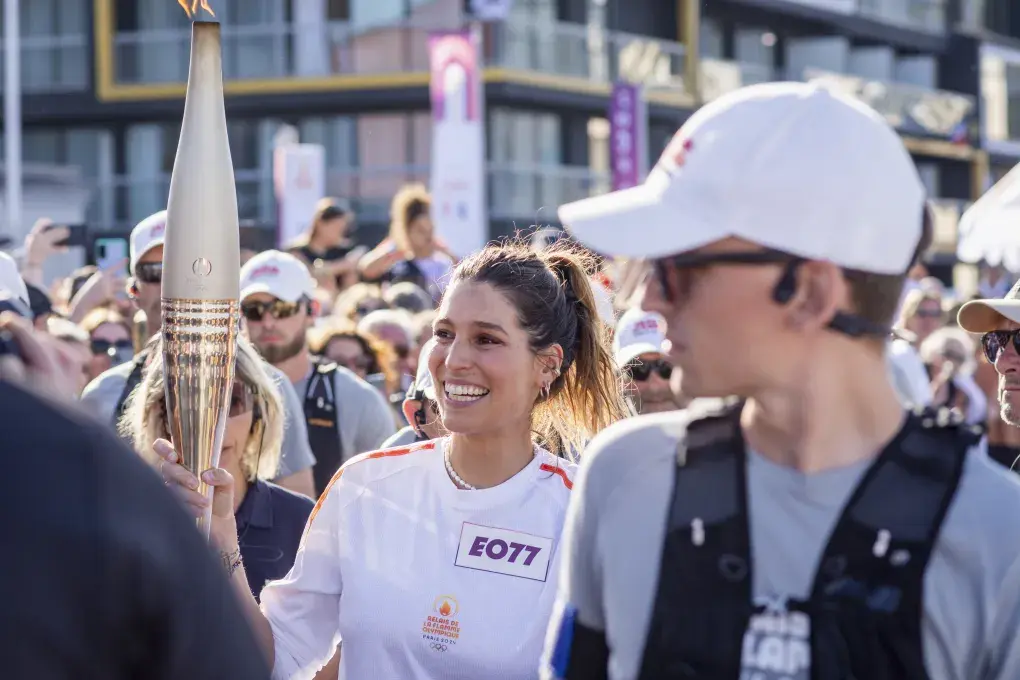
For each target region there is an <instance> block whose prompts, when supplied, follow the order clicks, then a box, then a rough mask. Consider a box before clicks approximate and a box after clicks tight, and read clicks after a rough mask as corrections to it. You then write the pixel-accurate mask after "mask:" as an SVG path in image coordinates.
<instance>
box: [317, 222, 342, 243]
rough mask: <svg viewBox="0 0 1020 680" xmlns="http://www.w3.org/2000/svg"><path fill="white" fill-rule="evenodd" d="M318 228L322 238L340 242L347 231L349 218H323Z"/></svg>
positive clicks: (331, 241)
mask: <svg viewBox="0 0 1020 680" xmlns="http://www.w3.org/2000/svg"><path fill="white" fill-rule="evenodd" d="M318 230H319V234H321V238H322V240H324V241H329V242H330V243H339V242H340V241H341V240H343V237H344V236H345V235H346V233H347V218H346V217H334V218H333V219H331V220H322V221H320V222H319V227H318Z"/></svg>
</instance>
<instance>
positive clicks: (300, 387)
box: [241, 250, 396, 493]
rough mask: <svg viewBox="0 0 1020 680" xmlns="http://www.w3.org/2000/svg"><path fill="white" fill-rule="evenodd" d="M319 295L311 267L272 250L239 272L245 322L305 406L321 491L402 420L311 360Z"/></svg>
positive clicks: (328, 366) (352, 378) (373, 393)
mask: <svg viewBox="0 0 1020 680" xmlns="http://www.w3.org/2000/svg"><path fill="white" fill-rule="evenodd" d="M314 293H315V280H314V279H313V278H312V276H311V274H309V273H308V268H307V267H305V265H304V264H303V263H302V262H301V260H299V259H297V258H296V257H294V256H293V255H290V254H288V253H282V252H280V251H278V250H267V251H265V252H262V253H259V254H258V255H256V256H255V257H253V258H251V259H250V260H248V261H247V262H246V263H245V264H244V266H243V267H242V268H241V316H243V317H244V320H245V323H246V325H247V328H248V335H249V337H250V338H251V341H252V343H253V344H254V345H255V347H256V348H257V349H258V350H259V352H260V353H261V354H262V356H263V358H264V359H265V360H266V361H268V362H269V363H271V364H273V365H274V366H275V367H276V368H278V369H279V370H281V371H282V372H283V373H284V375H286V376H287V378H288V379H289V380H290V382H291V383H292V384H293V385H294V388H295V390H296V391H297V393H298V394H299V395H301V396H302V398H303V400H304V414H305V423H306V424H307V427H308V440H309V441H310V442H311V445H312V452H313V453H314V454H315V458H316V461H317V462H316V465H315V469H314V470H313V475H314V478H315V489H316V492H317V493H322V491H323V490H324V489H325V488H326V485H327V484H328V483H329V480H330V479H331V478H332V477H333V474H334V473H335V472H336V471H337V468H339V467H340V465H342V464H343V463H344V461H346V460H347V459H349V458H351V457H353V456H356V455H357V454H359V453H363V452H365V451H372V450H375V449H378V448H379V446H380V445H381V444H382V443H383V442H384V441H385V440H386V439H387V437H389V436H390V435H391V434H393V432H394V431H395V430H396V422H395V419H394V417H393V414H392V412H391V411H390V408H389V405H388V404H387V403H386V400H385V399H384V398H383V396H382V395H381V394H380V393H379V392H378V390H376V389H375V388H374V387H372V386H371V385H369V384H368V383H367V382H365V381H364V380H362V379H361V378H359V377H358V376H356V375H355V374H354V373H352V372H350V371H348V370H347V369H346V368H343V367H341V366H337V365H336V364H335V363H325V362H318V361H315V360H313V358H312V355H311V353H310V352H309V351H308V340H307V337H306V333H307V331H308V329H309V328H310V327H311V326H312V324H313V322H314V321H315V316H316V315H315V309H314V307H315V305H316V303H315V302H314V300H313V296H314Z"/></svg>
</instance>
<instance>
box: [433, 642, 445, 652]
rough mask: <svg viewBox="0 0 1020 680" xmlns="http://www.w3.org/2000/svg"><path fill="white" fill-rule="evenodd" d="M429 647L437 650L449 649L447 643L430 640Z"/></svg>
mask: <svg viewBox="0 0 1020 680" xmlns="http://www.w3.org/2000/svg"><path fill="white" fill-rule="evenodd" d="M429 647H431V648H432V649H433V650H434V651H437V652H445V651H446V650H447V649H449V648H448V647H447V646H446V645H444V644H442V643H440V642H430V643H429Z"/></svg>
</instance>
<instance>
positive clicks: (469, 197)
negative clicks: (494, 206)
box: [429, 31, 489, 257]
mask: <svg viewBox="0 0 1020 680" xmlns="http://www.w3.org/2000/svg"><path fill="white" fill-rule="evenodd" d="M429 48H430V63H431V71H432V81H431V86H430V90H431V99H432V172H431V184H432V186H431V192H432V219H433V220H434V221H435V225H436V232H437V233H438V234H440V235H441V236H442V238H443V240H445V241H446V244H447V246H448V247H449V248H450V250H451V251H453V253H454V254H455V255H457V256H458V257H463V256H465V255H468V254H469V253H471V252H473V251H475V250H478V249H479V248H481V247H483V246H484V245H485V243H486V242H487V241H488V240H489V217H488V210H487V206H486V203H485V122H484V114H483V112H482V87H483V84H482V74H481V71H480V69H479V68H478V59H477V55H476V52H475V46H474V44H473V41H472V39H471V36H470V34H469V33H468V32H466V31H464V32H455V33H443V34H436V35H433V36H431V37H430V39H429Z"/></svg>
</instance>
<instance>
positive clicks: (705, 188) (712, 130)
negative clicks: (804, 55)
mask: <svg viewBox="0 0 1020 680" xmlns="http://www.w3.org/2000/svg"><path fill="white" fill-rule="evenodd" d="M924 207H925V191H924V186H923V185H922V183H921V179H920V177H919V176H918V173H917V169H916V168H915V167H914V163H913V161H912V160H911V158H910V155H909V154H908V153H907V151H906V149H905V148H904V147H903V143H902V142H901V141H900V138H899V137H898V136H897V134H896V132H895V131H894V130H893V129H892V128H891V127H890V126H889V124H888V123H887V122H886V121H885V119H884V118H882V117H881V116H880V115H879V114H878V113H876V112H875V111H874V110H873V109H871V108H869V107H868V106H866V105H865V104H863V103H861V102H860V101H857V100H856V99H852V98H850V97H847V96H844V95H842V94H839V93H837V92H833V91H830V90H828V89H826V88H825V87H823V86H822V85H819V84H808V83H766V84H762V85H752V86H749V87H745V88H741V89H739V90H736V91H735V92H732V93H730V94H728V95H725V96H723V97H720V98H719V99H716V100H715V101H713V102H711V103H709V104H707V105H705V106H703V107H702V108H701V109H699V110H698V111H697V112H695V113H694V115H692V116H691V117H690V119H688V121H687V122H686V123H685V124H684V125H683V127H681V128H680V130H679V131H678V132H677V134H676V136H675V137H674V138H673V141H672V142H670V144H669V145H668V146H667V148H666V151H665V152H664V153H663V155H662V158H660V159H659V162H658V163H657V164H656V166H655V168H654V169H653V170H652V171H651V173H650V174H649V176H648V179H647V180H646V181H645V183H644V184H642V185H641V186H637V187H634V188H632V189H625V190H623V191H617V192H614V193H610V194H605V195H602V196H596V197H593V198H588V199H584V200H581V201H577V202H575V203H569V204H567V205H564V206H561V207H560V209H559V217H560V220H561V221H562V222H563V224H564V225H566V226H567V227H568V228H569V229H570V230H571V232H573V234H574V235H575V236H576V238H577V239H578V240H579V241H581V242H583V243H584V244H586V245H587V246H589V247H590V248H592V249H593V250H595V251H596V252H599V253H602V254H604V255H612V256H621V257H635V258H642V257H644V258H659V257H666V256H669V255H677V254H680V253H684V252H688V251H691V250H694V249H696V248H700V247H701V246H704V245H707V244H709V243H712V242H715V241H718V240H720V239H724V238H727V237H730V236H736V237H740V238H744V239H747V240H749V241H752V242H754V243H757V244H760V245H762V246H765V247H767V248H771V249H774V250H778V251H782V252H785V253H789V254H791V255H795V256H798V257H802V258H805V259H811V260H825V261H830V262H833V263H835V264H837V265H839V266H841V267H844V268H847V269H856V270H861V271H866V272H873V273H877V274H902V273H904V272H906V270H907V268H908V267H909V266H910V264H911V262H912V260H913V257H914V252H915V250H916V249H917V244H918V241H919V240H920V238H921V229H922V216H923V211H924Z"/></svg>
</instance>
